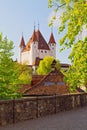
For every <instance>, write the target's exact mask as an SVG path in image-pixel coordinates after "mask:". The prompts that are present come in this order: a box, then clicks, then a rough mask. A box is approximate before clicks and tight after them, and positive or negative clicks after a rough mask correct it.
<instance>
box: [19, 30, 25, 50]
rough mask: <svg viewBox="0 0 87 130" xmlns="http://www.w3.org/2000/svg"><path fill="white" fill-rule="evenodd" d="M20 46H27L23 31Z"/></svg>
mask: <svg viewBox="0 0 87 130" xmlns="http://www.w3.org/2000/svg"><path fill="white" fill-rule="evenodd" d="M19 47H20V48H23V47H25V41H24V37H23V32H22V38H21V42H20V45H19Z"/></svg>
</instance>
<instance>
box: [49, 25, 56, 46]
mask: <svg viewBox="0 0 87 130" xmlns="http://www.w3.org/2000/svg"><path fill="white" fill-rule="evenodd" d="M51 43H52V44H56V42H55V39H54V35H53V27H52V28H51V35H50V39H49V42H48V44H51Z"/></svg>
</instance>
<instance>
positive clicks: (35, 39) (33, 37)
mask: <svg viewBox="0 0 87 130" xmlns="http://www.w3.org/2000/svg"><path fill="white" fill-rule="evenodd" d="M32 41H34V42H35V41H37V37H36V32H35V22H34V31H33V35H32Z"/></svg>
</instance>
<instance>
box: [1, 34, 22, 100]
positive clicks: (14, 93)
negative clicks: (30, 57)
mask: <svg viewBox="0 0 87 130" xmlns="http://www.w3.org/2000/svg"><path fill="white" fill-rule="evenodd" d="M13 48H14V46H13V42H12V41H8V39H7V37H5V38H3V37H2V34H0V99H13V98H18V97H20V96H21V94H20V93H19V92H18V90H19V88H20V86H19V85H18V84H19V83H20V79H21V82H22V81H23V80H24V79H23V78H21V77H22V76H20V75H21V74H20V70H19V68H18V65H17V64H16V63H15V62H13V60H12V56H13V55H14V54H13V52H12V50H13Z"/></svg>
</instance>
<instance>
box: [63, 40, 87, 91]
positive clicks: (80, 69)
mask: <svg viewBox="0 0 87 130" xmlns="http://www.w3.org/2000/svg"><path fill="white" fill-rule="evenodd" d="M69 58H70V59H71V61H72V66H71V67H70V69H69V71H68V73H67V74H66V78H65V79H66V81H67V83H68V84H69V85H70V90H71V91H73V90H75V88H76V87H83V86H86V85H87V39H85V40H84V42H82V41H79V42H77V43H76V44H75V45H74V47H73V49H72V52H71V54H70V56H69Z"/></svg>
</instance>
